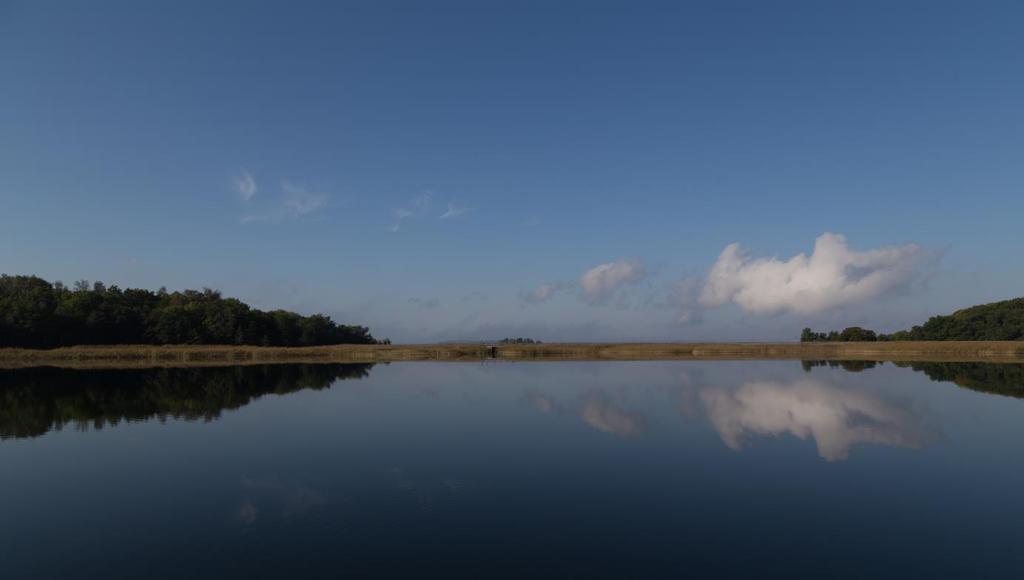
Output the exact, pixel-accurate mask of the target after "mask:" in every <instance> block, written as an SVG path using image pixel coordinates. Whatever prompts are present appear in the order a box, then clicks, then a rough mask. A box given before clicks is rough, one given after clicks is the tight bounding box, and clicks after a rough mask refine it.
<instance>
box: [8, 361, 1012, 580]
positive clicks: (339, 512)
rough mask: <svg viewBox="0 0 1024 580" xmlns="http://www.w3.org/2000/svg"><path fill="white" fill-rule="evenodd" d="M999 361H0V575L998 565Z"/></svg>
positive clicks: (950, 573)
mask: <svg viewBox="0 0 1024 580" xmlns="http://www.w3.org/2000/svg"><path fill="white" fill-rule="evenodd" d="M1022 395H1024V367H1022V366H1021V365H985V364H946V363H919V364H918V363H915V364H914V365H904V366H896V365H894V364H892V363H885V364H878V365H875V364H874V363H844V364H842V365H838V364H835V363H833V364H827V363H815V362H804V363H802V364H801V363H799V362H792V361H764V362H542V363H500V362H489V363H485V364H475V363H422V362H420V363H397V364H390V365H376V366H374V365H308V366H299V365H280V366H262V367H260V366H256V367H236V368H210V369H159V370H144V371H139V370H133V371H72V370H57V369H46V368H44V369H28V370H17V371H0V578H11V579H22V578H264V577H291V578H309V577H328V578H346V577H348V578H367V577H397V578H418V577H434V578H481V577H506V578H537V577H545V578H547V577H552V578H597V577H606V578H717V577H722V578H732V577H748V578H1024V452H1022V449H1021V448H1022V447H1024V400H1022V399H1020V398H1018V397H1020V396H1022Z"/></svg>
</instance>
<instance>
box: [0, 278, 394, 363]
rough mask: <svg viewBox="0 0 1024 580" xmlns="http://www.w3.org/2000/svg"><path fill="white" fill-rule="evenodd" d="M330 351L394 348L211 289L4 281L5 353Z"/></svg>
mask: <svg viewBox="0 0 1024 580" xmlns="http://www.w3.org/2000/svg"><path fill="white" fill-rule="evenodd" d="M101 344H102V345H114V344H133V345H251V346H285V347H293V346H329V345H339V344H389V341H386V340H385V341H378V340H376V339H375V338H374V337H373V335H372V334H370V331H369V329H368V328H366V327H365V326H353V325H345V324H338V323H336V322H334V321H333V320H331V318H330V317H329V316H324V315H322V314H314V315H312V316H302V315H300V314H296V313H294V312H288V311H285V310H272V311H269V312H264V311H262V310H258V309H256V308H252V307H250V306H249V305H247V304H245V303H244V302H242V301H240V300H238V299H235V298H225V297H223V296H221V293H220V292H218V291H216V290H211V289H209V288H207V289H203V290H183V291H180V292H168V291H167V290H165V289H163V288H161V289H160V290H158V291H156V292H153V291H150V290H143V289H138V288H126V289H121V288H118V287H117V286H106V285H105V284H103V283H102V282H95V283H92V284H90V283H89V282H87V281H84V280H82V281H79V282H76V283H75V284H74V285H72V286H71V287H67V286H65V285H64V284H63V283H61V282H53V283H51V282H48V281H46V280H44V279H42V278H39V277H37V276H8V275H0V347H18V348H56V347H61V346H76V345H101Z"/></svg>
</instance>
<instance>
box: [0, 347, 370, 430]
mask: <svg viewBox="0 0 1024 580" xmlns="http://www.w3.org/2000/svg"><path fill="white" fill-rule="evenodd" d="M372 367H373V365H372V364H329V365H261V366H241V367H215V368H164V369H146V370H118V371H103V370H88V371H84V370H68V369H57V368H52V367H37V368H30V369H19V370H6V371H0V439H8V438H22V437H38V436H40V435H43V434H45V433H47V432H49V431H51V430H54V429H61V428H62V427H64V426H65V425H75V426H77V427H79V428H83V429H84V428H88V427H90V426H91V427H93V428H95V429H100V428H102V427H104V426H108V425H110V426H113V425H117V424H118V423H120V422H122V421H146V420H150V419H154V418H160V419H164V418H166V417H173V418H175V419H186V420H197V419H204V420H207V421H210V420H213V419H216V418H217V417H219V416H220V413H221V412H222V411H225V410H231V409H238V408H240V407H243V406H245V405H248V404H249V403H251V402H252V401H254V400H256V399H258V398H260V397H262V396H264V395H267V394H286V393H292V392H295V391H300V390H303V389H325V388H329V387H330V386H331V385H332V384H333V383H334V382H335V381H337V380H343V379H360V378H363V377H366V376H368V375H369V372H370V369H371V368H372Z"/></svg>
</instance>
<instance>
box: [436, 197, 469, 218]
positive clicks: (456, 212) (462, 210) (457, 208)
mask: <svg viewBox="0 0 1024 580" xmlns="http://www.w3.org/2000/svg"><path fill="white" fill-rule="evenodd" d="M470 211H472V208H469V207H466V206H464V205H457V204H456V203H455V202H451V201H450V202H448V210H447V211H445V212H444V213H443V214H441V215H440V216H438V218H439V219H443V220H448V219H453V218H457V217H459V216H461V215H464V214H466V213H467V212H470Z"/></svg>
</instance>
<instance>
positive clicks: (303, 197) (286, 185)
mask: <svg viewBox="0 0 1024 580" xmlns="http://www.w3.org/2000/svg"><path fill="white" fill-rule="evenodd" d="M328 199H329V198H328V195H327V194H326V193H318V192H315V191H311V190H309V189H307V188H306V187H305V186H302V185H296V184H295V183H292V182H290V181H288V180H284V181H282V182H281V197H280V198H278V199H277V200H276V201H275V202H274V203H273V204H272V205H269V206H265V210H264V211H263V212H259V213H250V214H246V215H243V216H242V218H241V221H242V223H244V224H245V223H255V222H274V221H282V220H287V219H298V218H304V217H310V216H312V215H315V214H317V213H319V212H321V211H322V210H323V209H324V208H326V207H327V204H328Z"/></svg>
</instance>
